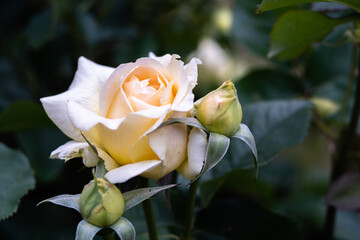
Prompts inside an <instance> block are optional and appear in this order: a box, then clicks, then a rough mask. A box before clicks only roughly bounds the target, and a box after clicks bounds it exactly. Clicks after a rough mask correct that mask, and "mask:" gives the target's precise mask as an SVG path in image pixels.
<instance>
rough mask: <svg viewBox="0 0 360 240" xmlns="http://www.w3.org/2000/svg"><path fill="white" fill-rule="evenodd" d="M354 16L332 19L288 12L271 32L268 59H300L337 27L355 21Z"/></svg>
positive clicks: (313, 13)
mask: <svg viewBox="0 0 360 240" xmlns="http://www.w3.org/2000/svg"><path fill="white" fill-rule="evenodd" d="M355 19H356V18H355V17H354V16H348V17H345V18H340V19H331V18H328V17H326V16H325V15H323V14H321V13H317V12H312V11H304V10H298V11H288V12H286V13H285V14H283V15H282V16H281V17H279V19H278V20H277V21H276V23H275V25H274V27H273V29H272V32H271V44H270V45H271V46H270V50H269V53H268V57H270V58H273V57H276V58H278V59H281V60H287V59H291V58H295V57H298V56H299V55H300V54H302V53H303V52H304V51H305V50H306V49H307V48H308V47H309V46H310V44H312V43H313V42H316V41H320V40H322V39H323V38H324V37H326V36H327V35H328V34H329V33H330V31H331V30H332V29H333V28H334V27H335V26H337V25H340V24H343V23H346V22H349V21H352V20H355Z"/></svg>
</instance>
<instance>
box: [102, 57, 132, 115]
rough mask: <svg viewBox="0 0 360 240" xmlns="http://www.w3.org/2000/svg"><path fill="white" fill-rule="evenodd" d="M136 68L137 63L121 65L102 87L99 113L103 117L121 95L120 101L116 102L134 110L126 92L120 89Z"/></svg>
mask: <svg viewBox="0 0 360 240" xmlns="http://www.w3.org/2000/svg"><path fill="white" fill-rule="evenodd" d="M135 67H136V65H135V63H127V64H121V65H120V66H118V67H117V68H116V69H115V70H114V71H113V73H112V74H111V75H110V77H109V78H108V80H107V81H106V83H105V84H104V86H103V87H102V89H101V92H100V96H99V113H100V115H101V116H106V115H107V112H108V110H109V107H110V106H111V105H112V104H113V101H114V99H115V96H116V95H119V96H118V98H119V99H117V100H116V101H117V102H118V103H119V104H120V103H122V104H124V106H123V107H124V108H127V109H130V110H132V108H131V106H130V104H129V102H128V101H127V100H126V96H125V93H124V91H123V90H121V91H120V89H121V86H122V84H123V82H124V81H125V79H126V77H127V75H128V74H129V72H130V71H131V70H132V69H133V68H135Z"/></svg>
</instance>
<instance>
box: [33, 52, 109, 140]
mask: <svg viewBox="0 0 360 240" xmlns="http://www.w3.org/2000/svg"><path fill="white" fill-rule="evenodd" d="M112 72H113V68H110V67H105V66H101V65H99V64H96V63H94V62H91V61H90V60H87V59H86V58H84V57H80V58H79V61H78V70H77V71H76V73H75V77H74V80H73V82H72V84H71V85H70V87H69V90H68V91H66V92H63V93H61V94H58V95H55V96H50V97H45V98H41V99H40V100H41V102H42V104H43V106H44V109H45V111H46V113H47V114H48V116H49V117H50V119H51V120H52V121H53V122H54V123H55V124H56V125H57V126H58V127H59V128H60V129H61V131H63V132H64V133H65V134H66V135H67V136H68V137H70V138H72V139H74V140H77V141H82V140H83V138H82V136H81V135H80V133H79V131H78V129H76V128H74V126H73V124H72V123H71V121H70V119H69V116H68V109H67V103H68V101H74V102H77V103H79V104H81V105H82V106H83V107H85V108H87V109H88V110H90V111H93V112H98V111H99V102H98V101H99V93H100V89H101V88H102V86H103V85H104V82H105V81H106V79H107V78H108V77H109V75H110V74H111V73H112Z"/></svg>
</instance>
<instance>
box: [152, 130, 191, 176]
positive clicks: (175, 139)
mask: <svg viewBox="0 0 360 240" xmlns="http://www.w3.org/2000/svg"><path fill="white" fill-rule="evenodd" d="M187 135H188V134H187V126H186V125H184V124H172V125H169V126H166V127H162V128H159V129H157V130H155V131H154V132H152V133H150V134H149V135H148V136H149V145H150V147H151V148H152V150H153V151H154V152H155V153H156V154H157V156H158V157H159V158H160V160H162V164H161V165H159V166H158V167H156V168H154V169H153V170H151V171H149V172H147V173H146V174H145V176H147V177H149V178H152V179H159V178H161V177H163V176H165V175H167V174H168V173H170V172H171V171H173V170H175V169H176V168H177V167H178V166H179V165H180V164H181V163H182V162H183V161H184V160H185V159H186V147H187V146H186V145H187Z"/></svg>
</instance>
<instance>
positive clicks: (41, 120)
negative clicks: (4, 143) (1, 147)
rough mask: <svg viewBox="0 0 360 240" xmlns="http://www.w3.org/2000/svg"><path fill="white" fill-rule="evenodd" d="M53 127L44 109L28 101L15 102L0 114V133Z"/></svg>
mask: <svg viewBox="0 0 360 240" xmlns="http://www.w3.org/2000/svg"><path fill="white" fill-rule="evenodd" d="M53 126H54V124H53V123H52V122H51V120H50V119H49V117H48V116H47V115H46V113H45V111H44V109H43V108H42V107H41V106H40V105H39V104H36V103H34V102H32V101H28V100H19V101H16V102H14V103H12V104H10V105H9V106H8V107H7V108H6V109H5V110H4V111H3V112H2V113H1V114H0V132H6V131H23V130H28V129H32V128H37V127H53Z"/></svg>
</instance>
